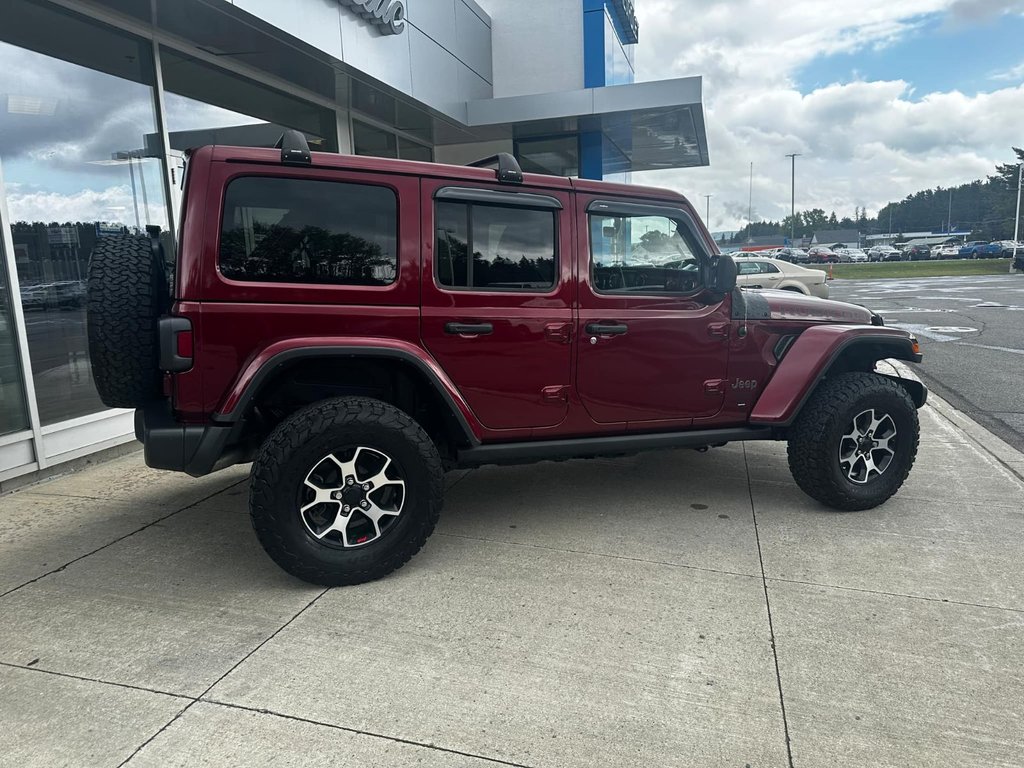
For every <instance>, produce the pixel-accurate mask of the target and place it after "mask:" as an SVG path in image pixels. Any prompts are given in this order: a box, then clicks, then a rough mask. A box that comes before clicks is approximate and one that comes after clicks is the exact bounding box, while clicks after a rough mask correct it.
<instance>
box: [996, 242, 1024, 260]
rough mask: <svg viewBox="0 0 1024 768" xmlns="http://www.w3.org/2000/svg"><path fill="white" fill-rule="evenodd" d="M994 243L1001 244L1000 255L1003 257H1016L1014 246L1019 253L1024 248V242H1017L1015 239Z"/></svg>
mask: <svg viewBox="0 0 1024 768" xmlns="http://www.w3.org/2000/svg"><path fill="white" fill-rule="evenodd" d="M992 245H998V246H999V257H1000V258H1003V259H1012V258H1013V257H1014V247H1016V252H1017V253H1018V254H1019V253H1020V252H1021V250H1024V243H1017V242H1014V241H1013V240H999V241H997V242H995V243H992Z"/></svg>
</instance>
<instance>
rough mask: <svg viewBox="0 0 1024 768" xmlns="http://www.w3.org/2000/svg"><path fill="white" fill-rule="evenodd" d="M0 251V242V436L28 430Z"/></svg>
mask: <svg viewBox="0 0 1024 768" xmlns="http://www.w3.org/2000/svg"><path fill="white" fill-rule="evenodd" d="M0 224H3V222H0ZM3 249H4V245H3V241H2V240H0V435H8V434H10V433H11V432H19V431H21V430H23V429H28V428H29V421H28V409H27V408H26V407H25V385H24V383H23V382H22V377H21V363H20V357H19V355H18V343H17V339H16V337H15V332H16V329H15V327H14V313H13V312H12V311H11V301H12V298H11V284H10V282H9V281H8V280H7V279H6V277H7V270H6V258H5V256H4V251H3Z"/></svg>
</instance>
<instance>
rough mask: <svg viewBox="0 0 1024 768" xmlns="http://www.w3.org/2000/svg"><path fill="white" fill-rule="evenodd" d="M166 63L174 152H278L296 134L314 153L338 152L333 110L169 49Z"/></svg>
mask: <svg viewBox="0 0 1024 768" xmlns="http://www.w3.org/2000/svg"><path fill="white" fill-rule="evenodd" d="M160 63H161V65H162V71H163V77H164V91H165V96H164V107H165V109H166V112H167V118H166V119H167V130H168V132H169V134H170V136H169V138H170V143H171V149H173V150H186V149H190V148H192V147H201V146H203V145H204V144H231V145H234V146H246V147H272V146H274V144H275V143H277V140H278V139H279V138H280V136H281V134H282V133H284V131H285V130H286V129H289V128H291V129H294V130H297V131H302V133H304V134H305V136H306V140H307V141H308V142H309V148H310V149H312V150H314V151H320V152H337V151H338V126H337V120H336V118H335V112H334V110H332V109H328V108H327V107H322V106H319V105H317V104H311V103H309V102H307V101H303V100H302V99H299V98H298V97H295V96H292V95H290V94H287V93H282V92H281V91H277V90H274V89H272V88H268V87H267V86H265V85H261V84H260V83H257V82H254V81H252V80H249V79H247V78H244V77H241V76H239V75H235V74H233V73H231V72H227V71H225V70H222V69H217V68H216V67H213V66H211V65H209V64H207V63H206V62H203V61H199V60H198V59H193V58H191V57H189V56H186V55H185V54H183V53H180V52H178V51H172V50H170V49H168V48H161V49H160Z"/></svg>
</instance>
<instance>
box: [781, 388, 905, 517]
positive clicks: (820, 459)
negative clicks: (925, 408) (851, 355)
mask: <svg viewBox="0 0 1024 768" xmlns="http://www.w3.org/2000/svg"><path fill="white" fill-rule="evenodd" d="M919 431H920V428H919V425H918V419H917V409H916V408H915V407H914V403H913V401H912V400H911V399H910V396H909V395H908V394H907V391H906V390H905V389H904V388H903V387H902V386H900V384H899V383H898V382H896V381H894V380H893V379H890V378H888V377H886V376H880V375H878V374H875V373H845V374H841V375H839V376H836V377H835V378H831V379H827V380H826V381H825V382H824V383H823V384H822V385H821V386H819V387H818V389H817V390H815V392H814V394H813V395H811V398H810V400H809V401H808V402H807V405H806V406H804V408H803V410H802V411H801V412H800V415H799V416H798V417H797V420H796V422H795V423H794V425H793V427H792V429H791V430H790V433H789V446H788V454H789V468H790V471H791V472H792V474H793V479H794V480H796V483H797V485H799V486H800V488H801V489H802V490H803V491H804V492H805V493H806V494H807V495H808V496H810V497H812V498H814V499H817V500H818V501H820V502H822V503H823V504H827V505H828V506H830V507H833V508H835V509H839V510H844V511H853V510H860V509H871V508H872V507H877V506H878V505H879V504H882V503H883V502H884V501H886V500H887V499H888V498H889V497H891V496H892V495H893V494H894V493H896V491H898V490H899V489H900V486H902V485H903V482H904V481H905V480H906V479H907V475H908V474H910V468H911V467H912V466H913V465H914V458H915V457H916V456H917V446H918V439H919Z"/></svg>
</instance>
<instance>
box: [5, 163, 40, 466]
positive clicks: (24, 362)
mask: <svg viewBox="0 0 1024 768" xmlns="http://www.w3.org/2000/svg"><path fill="white" fill-rule="evenodd" d="M10 221H11V212H10V210H9V209H8V207H7V186H6V185H5V183H4V169H3V158H0V230H2V231H0V240H2V241H3V257H4V263H3V265H2V266H0V268H3V269H6V270H7V278H8V279H7V285H8V290H9V291H10V294H11V319H12V320H13V325H14V327H13V328H12V329H11V332H12V333H13V334H14V338H15V341H16V343H17V347H18V367H19V368H20V369H21V370H20V373H21V384H22V390H23V393H24V396H25V406H26V408H27V409H28V422H29V432H28V433H26V432H24V431H22V432H20V433H15V434H21V435H23V436H27V434H31V436H32V452H33V453H34V454H35V463H36V467H35V468H36V469H44V468H45V467H46V456H45V453H44V451H43V450H42V446H43V427H42V423H41V422H40V420H39V404H38V403H37V402H36V386H35V380H34V379H33V378H32V360H31V357H30V355H29V349H28V334H27V333H26V330H27V326H26V325H25V311H24V308H23V307H22V306H21V283H20V281H19V280H18V264H17V261H16V259H15V256H14V236H13V235H12V234H11V225H10ZM11 442H15V441H14V440H13V439H12V440H11ZM28 471H31V469H29V470H28Z"/></svg>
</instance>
